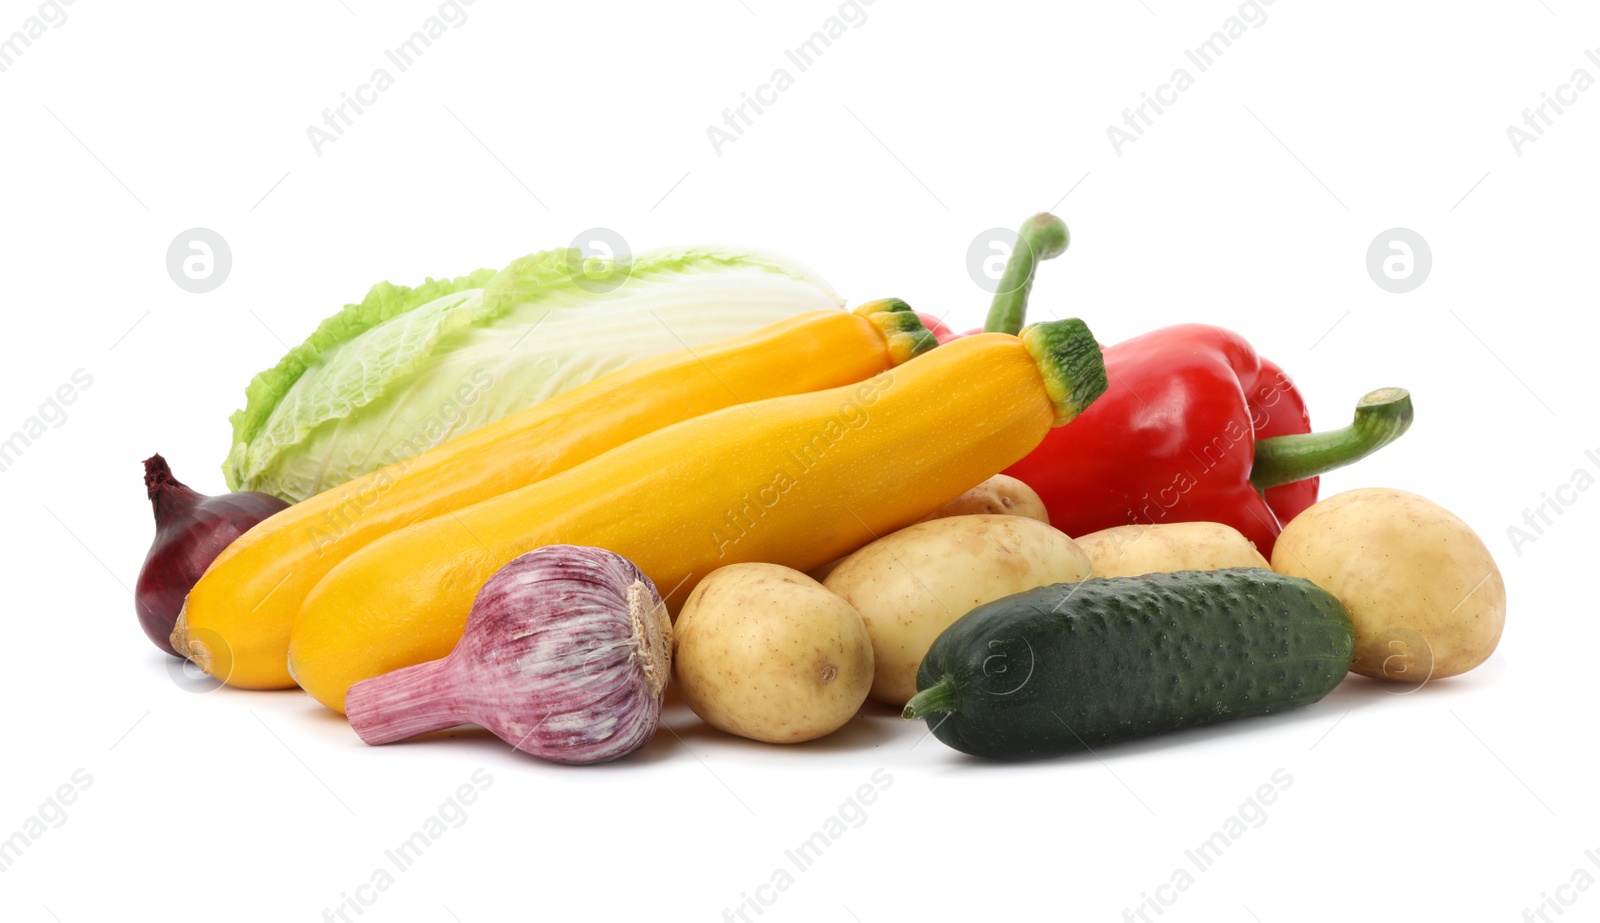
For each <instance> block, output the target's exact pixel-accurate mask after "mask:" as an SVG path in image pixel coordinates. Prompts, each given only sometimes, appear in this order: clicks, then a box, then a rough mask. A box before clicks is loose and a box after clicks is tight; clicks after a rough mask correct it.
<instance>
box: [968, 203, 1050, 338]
mask: <svg viewBox="0 0 1600 923" xmlns="http://www.w3.org/2000/svg"><path fill="white" fill-rule="evenodd" d="M1067 239H1068V238H1067V226H1066V225H1065V224H1063V223H1062V221H1061V219H1060V218H1057V217H1056V216H1055V215H1052V214H1050V213H1049V212H1040V213H1039V214H1037V215H1034V216H1033V217H1032V218H1029V219H1028V220H1027V221H1024V222H1023V223H1022V227H1020V228H1018V229H1017V246H1016V249H1014V250H1012V251H1011V258H1010V259H1009V260H1007V261H1006V271H1005V273H1004V274H1002V275H1001V276H1000V287H999V288H997V289H995V292H994V300H993V301H991V302H989V317H988V319H987V320H986V321H984V324H983V329H984V330H985V331H987V332H989V333H1009V334H1012V335H1013V336H1015V335H1016V334H1017V333H1018V332H1019V331H1020V330H1022V322H1023V320H1024V319H1025V318H1026V317H1027V316H1028V292H1029V291H1030V290H1031V289H1032V288H1033V273H1034V270H1036V269H1038V267H1039V263H1040V262H1041V261H1043V260H1049V259H1054V258H1056V257H1058V256H1060V255H1061V254H1063V253H1065V252H1066V250H1067Z"/></svg>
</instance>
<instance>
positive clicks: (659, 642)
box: [345, 545, 672, 763]
mask: <svg viewBox="0 0 1600 923" xmlns="http://www.w3.org/2000/svg"><path fill="white" fill-rule="evenodd" d="M671 658H672V623H671V621H670V620H669V618H668V616H667V610H666V606H665V605H663V604H662V602H661V596H660V594H659V593H657V592H656V588H655V584H653V583H651V582H650V578H649V577H646V576H645V575H644V573H643V572H641V571H640V570H639V568H637V567H635V566H634V564H633V562H632V561H629V560H628V559H627V558H624V557H622V556H621V555H618V554H614V553H612V552H610V551H606V550H604V549H600V548H585V547H579V546H575V545H547V546H545V547H543V548H540V549H538V550H536V551H531V552H529V553H527V554H525V555H522V556H521V557H519V558H517V559H516V560H514V561H512V562H511V563H510V564H507V565H506V566H505V567H503V568H501V569H500V571H499V572H497V573H496V574H495V575H494V576H493V577H490V578H489V582H488V583H486V584H484V585H483V589H482V590H480V591H479V592H478V596H477V598H476V599H474V600H473V603H472V611H471V612H470V613H469V614H468V616H467V625H466V629H465V631H464V633H463V634H462V636H461V640H460V641H459V642H458V643H457V644H456V647H455V649H454V650H452V651H451V652H450V655H449V656H448V657H445V658H443V659H442V660H434V661H430V662H428V663H422V664H417V665H416V666H411V667H404V668H402V669H399V670H395V671H394V672H392V673H386V674H384V675H383V676H378V677H375V678H373V679H368V680H363V681H361V682H359V683H356V684H355V685H354V686H351V687H350V692H349V694H348V695H347V696H346V697H345V714H346V715H348V716H349V718H350V726H351V727H352V728H354V729H355V731H356V733H357V734H358V735H360V737H361V739H362V740H364V741H366V742H367V743H369V744H386V743H393V742H394V741H397V740H403V739H405V738H407V737H414V736H416V735H418V734H426V733H428V732H429V731H438V730H443V729H444V728H449V727H455V726H457V725H461V724H477V725H480V726H482V727H485V728H488V729H489V730H490V731H492V732H493V733H494V735H495V736H496V737H499V738H500V739H501V740H504V741H505V742H506V743H509V744H511V745H512V746H513V747H515V748H516V749H518V750H521V751H523V752H524V753H531V754H533V755H534V756H540V757H544V758H545V759H548V760H554V761H556V762H558V763H599V762H604V761H606V760H613V759H616V758H617V757H620V756H625V755H627V754H629V753H632V752H633V751H635V750H637V749H639V748H640V747H642V746H644V745H645V744H646V743H647V742H648V741H649V740H650V738H651V737H652V736H654V735H655V732H656V726H657V724H658V723H659V720H660V717H661V696H662V690H663V689H664V688H665V686H666V682H667V676H668V674H669V673H670V671H671V667H672V662H671Z"/></svg>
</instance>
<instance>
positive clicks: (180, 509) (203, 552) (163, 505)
mask: <svg viewBox="0 0 1600 923" xmlns="http://www.w3.org/2000/svg"><path fill="white" fill-rule="evenodd" d="M144 486H145V491H146V492H147V493H148V494H149V495H150V507H151V508H152V509H153V510H154V511H155V515H156V538H155V541H154V542H152V543H151V545H150V553H149V554H147V555H145V558H144V566H143V567H142V568H140V569H139V582H138V583H137V584H136V585H135V586H134V594H133V604H134V609H135V610H136V611H137V612H138V613H139V624H140V625H141V626H143V627H144V633H145V634H147V635H149V636H150V640H151V641H153V642H155V645H156V647H159V648H161V649H162V650H164V651H166V652H167V653H169V654H171V655H172V656H174V657H177V656H180V655H179V654H178V652H177V651H175V650H173V649H172V626H173V625H174V624H175V623H176V622H177V621H178V612H179V611H180V610H182V609H183V600H184V598H185V597H187V596H188V595H189V591H190V590H191V589H193V588H194V584H195V581H197V580H199V579H200V575H201V574H203V573H205V570H206V568H207V567H210V566H211V562H212V561H214V560H216V558H217V555H219V554H221V553H222V549H224V548H226V547H228V545H229V544H231V543H232V542H233V540H234V539H236V538H238V537H239V536H241V535H243V534H244V533H245V531H246V530H247V529H249V528H250V527H251V526H253V525H255V524H256V523H258V522H261V521H262V520H263V519H266V518H267V517H268V516H271V515H272V514H273V513H276V512H278V511H279V510H282V509H287V508H288V506H289V504H288V503H285V502H284V501H282V500H279V499H278V498H277V497H274V496H272V495H270V494H261V493H236V494H222V495H220V496H216V497H208V496H206V495H205V494H201V493H196V492H195V491H193V490H190V489H189V488H188V487H185V486H184V485H183V484H182V483H180V482H179V481H178V479H177V478H175V477H173V476H172V469H170V468H168V467H167V460H166V459H164V458H162V457H161V456H160V455H152V456H150V457H149V458H147V459H145V460H144Z"/></svg>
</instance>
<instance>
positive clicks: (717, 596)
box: [672, 564, 872, 744]
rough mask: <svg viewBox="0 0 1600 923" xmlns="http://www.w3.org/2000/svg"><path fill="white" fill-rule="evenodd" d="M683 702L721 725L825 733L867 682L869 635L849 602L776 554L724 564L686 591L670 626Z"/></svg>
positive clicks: (786, 734) (750, 732)
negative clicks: (769, 560) (771, 559)
mask: <svg viewBox="0 0 1600 923" xmlns="http://www.w3.org/2000/svg"><path fill="white" fill-rule="evenodd" d="M672 642H673V643H672V647H673V652H672V669H673V678H674V679H675V681H676V685H677V686H678V692H679V694H680V695H681V696H682V697H683V700H684V702H685V703H687V704H688V706H689V707H690V708H691V709H693V710H694V713H695V714H697V715H699V716H700V717H701V718H702V719H704V721H705V722H706V723H707V724H709V725H711V726H712V727H714V728H717V729H718V730H722V731H727V732H728V733H730V734H738V735H739V736H741V737H748V738H750V739H752V740H763V741H767V742H769V743H778V744H788V743H798V742H800V741H803V740H812V739H815V738H817V737H821V736H823V735H824V734H830V733H832V732H833V731H836V730H838V729H839V728H840V727H842V726H843V725H844V724H845V722H847V721H849V720H850V719H851V718H852V717H854V716H855V714H856V712H857V711H859V710H860V708H861V703H862V702H863V701H865V700H866V697H867V688H868V687H869V686H871V685H872V640H871V639H870V638H869V637H868V636H867V627H866V625H865V624H864V623H863V622H862V620H861V616H860V615H858V614H857V613H856V611H855V610H854V609H852V608H851V607H850V604H849V603H847V602H845V601H844V600H843V599H840V598H839V597H838V596H836V595H834V594H833V593H830V592H828V591H827V590H825V589H823V587H822V584H820V583H818V582H816V581H815V580H812V579H811V578H810V577H807V576H806V575H805V574H802V573H800V572H799V571H797V570H791V569H789V568H787V567H779V566H778V565H776V564H730V565H728V566H727V567H722V568H718V569H717V570H714V571H712V572H711V573H709V574H707V575H706V578H705V579H704V580H702V581H700V584H699V585H698V586H696V587H695V588H694V592H693V593H690V594H689V598H688V599H687V600H686V601H685V602H684V604H683V611H681V612H679V613H678V621H677V622H676V623H675V624H674V625H673V629H672Z"/></svg>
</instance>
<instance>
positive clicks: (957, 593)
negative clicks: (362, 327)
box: [826, 347, 1092, 707]
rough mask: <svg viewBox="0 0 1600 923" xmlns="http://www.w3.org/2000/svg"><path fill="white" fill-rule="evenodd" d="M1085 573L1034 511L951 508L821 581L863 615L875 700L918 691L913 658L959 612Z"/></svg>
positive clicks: (1075, 553) (900, 700) (1076, 554)
mask: <svg viewBox="0 0 1600 923" xmlns="http://www.w3.org/2000/svg"><path fill="white" fill-rule="evenodd" d="M947 348H949V347H940V349H947ZM1091 574H1092V571H1091V570H1090V566H1089V558H1088V557H1087V556H1086V555H1084V553H1083V552H1082V551H1081V550H1079V548H1078V546H1077V545H1076V544H1074V543H1073V541H1072V539H1070V538H1068V537H1067V536H1066V535H1064V534H1062V533H1061V532H1060V531H1058V530H1056V529H1053V528H1051V527H1050V526H1048V525H1045V524H1044V523H1042V522H1039V521H1038V520H1036V519H1027V518H1025V517H1022V516H992V515H976V516H953V517H950V518H948V519H934V520H930V521H928V522H922V523H918V524H916V525H913V526H910V527H908V528H905V529H901V530H900V531H899V532H895V533H893V534H890V535H886V536H884V537H883V538H881V539H879V540H877V541H875V542H873V543H872V544H870V545H868V546H866V547H865V548H862V549H861V550H860V551H857V552H856V553H855V554H852V555H850V556H849V557H848V558H845V559H844V561H843V562H842V563H841V564H840V565H839V566H838V567H836V568H834V571H833V573H831V574H829V575H828V580H827V583H826V586H827V587H828V589H830V590H832V591H833V592H835V593H837V594H839V595H840V596H842V597H843V598H844V599H845V601H846V602H848V603H850V605H852V606H854V607H855V609H856V611H857V612H860V613H861V617H862V619H864V620H865V621H866V623H867V634H869V635H870V636H871V637H872V656H873V661H874V663H875V664H876V666H875V668H874V673H873V680H872V692H871V697H872V699H873V701H876V702H882V703H883V704H885V705H893V706H896V707H898V706H901V705H904V704H905V703H906V700H907V699H909V698H911V696H912V695H913V694H915V693H916V691H917V664H918V663H920V662H921V661H922V657H923V655H924V654H926V653H927V652H928V647H929V645H931V644H932V643H933V639H934V638H937V637H938V636H939V633H940V632H941V631H944V630H945V629H946V628H948V627H949V626H950V623H952V622H954V621H955V620H956V619H957V618H959V617H960V616H962V615H964V614H965V613H967V612H968V611H969V610H971V609H972V608H973V607H975V606H979V605H982V604H983V603H986V602H991V601H993V600H996V599H1000V598H1001V597H1004V596H1009V595H1011V594H1013V593H1017V592H1021V591H1022V590H1029V589H1033V588H1034V587H1040V586H1046V585H1048V584H1052V583H1065V582H1073V581H1078V580H1083V579H1086V578H1087V577H1089V576H1090V575H1091Z"/></svg>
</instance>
